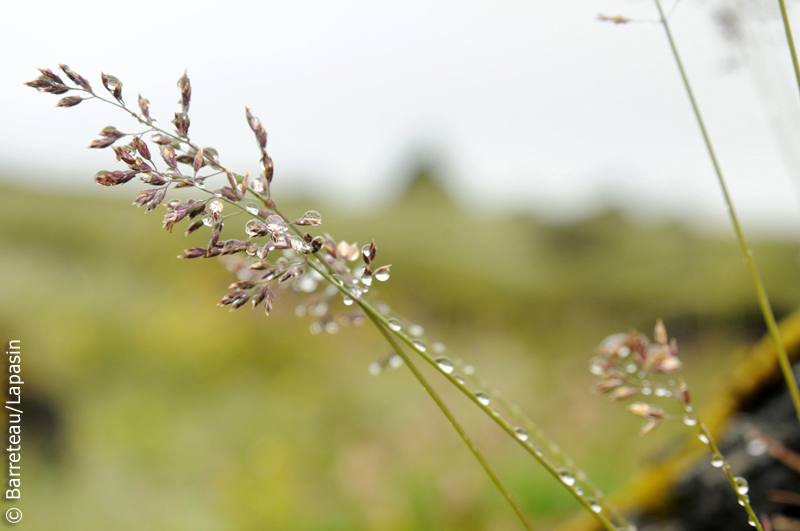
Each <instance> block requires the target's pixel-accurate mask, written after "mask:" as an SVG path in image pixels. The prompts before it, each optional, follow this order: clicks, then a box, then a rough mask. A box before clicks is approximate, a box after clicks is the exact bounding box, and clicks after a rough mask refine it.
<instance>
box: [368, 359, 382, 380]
mask: <svg viewBox="0 0 800 531" xmlns="http://www.w3.org/2000/svg"><path fill="white" fill-rule="evenodd" d="M381 369H382V367H381V362H379V361H378V360H375V361H373V362H372V363H370V364H369V369H368V370H369V373H370V374H371V375H372V376H378V375H379V374H380V373H381Z"/></svg>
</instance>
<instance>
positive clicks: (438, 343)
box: [431, 341, 447, 354]
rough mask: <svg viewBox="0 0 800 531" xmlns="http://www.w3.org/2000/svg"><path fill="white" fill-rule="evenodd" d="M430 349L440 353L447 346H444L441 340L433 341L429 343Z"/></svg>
mask: <svg viewBox="0 0 800 531" xmlns="http://www.w3.org/2000/svg"><path fill="white" fill-rule="evenodd" d="M431 349H432V350H433V351H434V352H435V353H437V354H442V353H443V352H444V351H445V350H447V348H446V347H445V346H444V343H442V342H441V341H436V342H434V343H433V344H432V345H431Z"/></svg>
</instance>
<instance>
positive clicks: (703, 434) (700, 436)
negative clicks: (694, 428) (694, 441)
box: [697, 433, 708, 444]
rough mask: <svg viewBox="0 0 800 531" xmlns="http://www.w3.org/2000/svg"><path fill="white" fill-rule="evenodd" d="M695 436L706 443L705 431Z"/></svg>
mask: <svg viewBox="0 0 800 531" xmlns="http://www.w3.org/2000/svg"><path fill="white" fill-rule="evenodd" d="M697 438H698V439H700V442H701V443H703V444H708V437H706V434H705V433H701V434H700V435H698V436H697Z"/></svg>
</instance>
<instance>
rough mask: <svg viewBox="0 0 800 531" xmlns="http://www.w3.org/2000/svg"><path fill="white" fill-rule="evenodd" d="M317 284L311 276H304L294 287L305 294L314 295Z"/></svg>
mask: <svg viewBox="0 0 800 531" xmlns="http://www.w3.org/2000/svg"><path fill="white" fill-rule="evenodd" d="M317 284H318V283H317V281H316V280H314V279H313V278H311V277H310V276H308V275H303V277H301V278H300V280H298V281H297V282H295V284H294V285H295V286H297V287H298V289H299V290H300V291H302V292H303V293H313V292H314V290H316V289H317Z"/></svg>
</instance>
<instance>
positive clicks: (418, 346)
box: [411, 339, 452, 363]
mask: <svg viewBox="0 0 800 531" xmlns="http://www.w3.org/2000/svg"><path fill="white" fill-rule="evenodd" d="M411 343H412V344H413V345H414V348H415V349H417V350H418V351H420V352H425V351H426V350H428V349H427V347H425V343H424V342H423V341H422V340H421V339H415V340H413V341H412V342H411ZM451 363H452V362H451Z"/></svg>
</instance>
